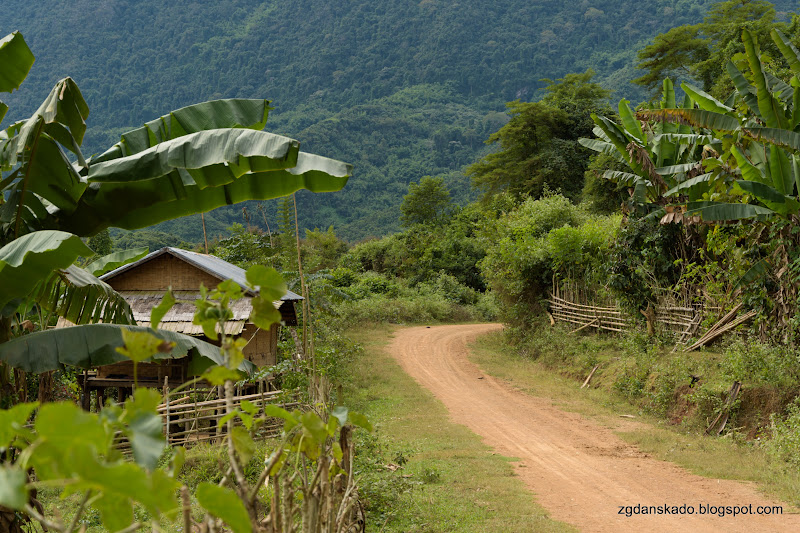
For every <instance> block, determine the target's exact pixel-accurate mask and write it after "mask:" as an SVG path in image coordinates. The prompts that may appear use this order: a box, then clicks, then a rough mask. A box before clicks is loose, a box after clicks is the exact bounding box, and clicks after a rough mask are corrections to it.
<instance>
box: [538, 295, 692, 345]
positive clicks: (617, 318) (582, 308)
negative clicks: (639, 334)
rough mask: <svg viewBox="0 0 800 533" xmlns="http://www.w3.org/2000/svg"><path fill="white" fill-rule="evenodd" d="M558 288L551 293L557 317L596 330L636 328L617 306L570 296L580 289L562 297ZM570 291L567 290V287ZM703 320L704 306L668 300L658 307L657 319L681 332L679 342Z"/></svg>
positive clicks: (579, 327)
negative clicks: (580, 301)
mask: <svg viewBox="0 0 800 533" xmlns="http://www.w3.org/2000/svg"><path fill="white" fill-rule="evenodd" d="M558 292H559V291H554V293H551V294H550V298H549V299H548V302H549V303H550V314H551V315H552V317H553V319H554V320H560V321H562V322H567V323H569V324H574V325H576V326H578V328H577V329H584V328H594V329H596V330H598V331H599V330H606V331H613V332H616V333H622V332H625V331H629V330H630V329H632V328H633V327H634V326H635V324H634V323H633V321H632V320H631V319H630V318H628V317H627V316H626V315H625V313H623V311H622V310H621V309H620V308H619V307H616V306H610V305H608V303H606V305H592V304H591V303H590V302H589V301H588V299H587V298H585V297H583V298H580V299H581V300H583V303H579V302H575V301H572V300H571V298H570V296H573V297H574V295H577V294H578V293H567V294H565V297H564V298H562V297H560V296H559V295H558V294H557V293H558ZM565 292H566V291H565ZM701 320H702V310H701V309H699V308H695V307H686V306H680V305H675V304H674V303H669V302H666V303H664V304H663V305H660V306H657V307H656V309H655V323H656V324H657V325H658V326H660V327H661V328H662V329H663V330H666V331H669V332H671V333H673V334H675V335H676V336H677V341H678V343H679V344H685V343H686V342H687V341H688V340H689V339H690V338H691V337H692V336H693V335H694V334H695V333H696V332H697V329H698V328H699V326H700V322H701Z"/></svg>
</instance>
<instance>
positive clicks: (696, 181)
mask: <svg viewBox="0 0 800 533" xmlns="http://www.w3.org/2000/svg"><path fill="white" fill-rule="evenodd" d="M711 176H712V174H710V173H709V174H700V175H699V176H695V177H693V178H689V179H688V180H685V181H682V182H680V183H679V184H677V185H676V186H674V187H673V188H671V189H670V190H668V191H667V192H665V193H664V196H665V197H670V196H673V195H675V194H678V193H684V194H685V192H684V191H689V190H690V189H692V188H694V187H698V186H700V185H702V184H708V182H709V179H710V178H711Z"/></svg>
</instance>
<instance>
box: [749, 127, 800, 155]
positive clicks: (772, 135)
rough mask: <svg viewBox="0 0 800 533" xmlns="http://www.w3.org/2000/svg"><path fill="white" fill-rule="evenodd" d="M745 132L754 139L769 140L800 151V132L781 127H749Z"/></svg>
mask: <svg viewBox="0 0 800 533" xmlns="http://www.w3.org/2000/svg"><path fill="white" fill-rule="evenodd" d="M744 132H745V133H746V134H748V135H750V136H751V137H753V139H756V140H760V141H767V142H769V143H772V144H777V145H780V146H785V147H786V148H789V149H790V150H794V151H800V133H796V132H794V131H791V130H787V129H781V128H761V127H748V128H744Z"/></svg>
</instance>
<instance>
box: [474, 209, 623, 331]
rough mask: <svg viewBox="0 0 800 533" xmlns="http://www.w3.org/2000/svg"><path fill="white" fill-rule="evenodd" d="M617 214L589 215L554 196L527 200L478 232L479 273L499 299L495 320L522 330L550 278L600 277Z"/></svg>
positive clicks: (535, 309) (530, 317)
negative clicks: (482, 243) (481, 243)
mask: <svg viewBox="0 0 800 533" xmlns="http://www.w3.org/2000/svg"><path fill="white" fill-rule="evenodd" d="M619 220H620V219H619V218H618V217H608V216H600V215H590V214H589V213H588V212H586V211H585V210H584V209H583V208H582V207H580V206H575V205H573V204H571V203H570V202H569V200H567V199H566V198H564V197H563V196H559V195H553V196H547V197H544V198H542V199H540V200H531V199H528V200H526V201H525V202H523V203H522V204H520V205H519V206H518V207H517V208H515V209H514V210H512V211H511V212H509V213H507V214H505V215H502V216H500V217H499V219H498V220H497V221H496V223H495V224H490V226H489V227H488V228H487V229H486V230H485V231H484V233H483V236H484V238H485V239H486V240H487V241H491V242H492V243H494V244H493V245H492V246H489V247H488V248H487V252H486V257H485V258H484V259H483V260H482V261H481V263H480V266H481V271H482V272H483V275H484V277H485V278H486V280H487V285H488V286H489V287H491V289H492V290H493V291H494V292H495V294H496V296H497V298H498V299H499V300H500V302H502V304H503V305H502V307H501V314H500V316H501V318H502V319H503V321H504V322H506V323H508V324H510V325H511V326H512V327H515V328H525V327H527V326H528V325H530V324H531V323H532V322H533V320H532V319H533V317H534V316H535V315H536V314H538V313H539V312H541V307H540V305H541V301H542V300H543V299H544V298H545V297H546V294H547V291H548V289H549V288H550V287H551V286H552V283H553V279H554V278H556V279H565V278H579V279H583V280H586V281H588V282H590V283H591V282H592V281H602V280H601V279H600V275H601V274H602V273H603V272H604V270H605V267H604V265H605V263H606V261H607V256H608V249H609V247H610V245H611V242H612V240H613V238H614V235H615V233H616V229H617V227H618V225H619Z"/></svg>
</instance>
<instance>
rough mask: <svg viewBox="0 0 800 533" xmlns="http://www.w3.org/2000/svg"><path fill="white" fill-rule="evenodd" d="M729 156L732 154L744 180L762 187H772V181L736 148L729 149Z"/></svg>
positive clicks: (755, 152) (753, 152) (754, 152)
mask: <svg viewBox="0 0 800 533" xmlns="http://www.w3.org/2000/svg"><path fill="white" fill-rule="evenodd" d="M750 153H751V154H757V153H758V152H757V151H755V150H753V151H751V152H750ZM731 154H733V157H734V158H735V159H736V163H737V164H738V165H739V170H740V171H741V173H742V177H743V178H744V179H746V180H749V181H755V182H758V183H763V184H764V185H772V180H771V179H770V178H769V177H768V176H767V175H766V174H765V173H764V172H762V171H761V170H759V168H758V167H757V166H756V165H754V164H753V163H751V162H750V160H749V159H748V158H747V157H746V156H745V155H744V154H743V153H742V152H741V150H739V148H738V147H737V146H733V147H731Z"/></svg>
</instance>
